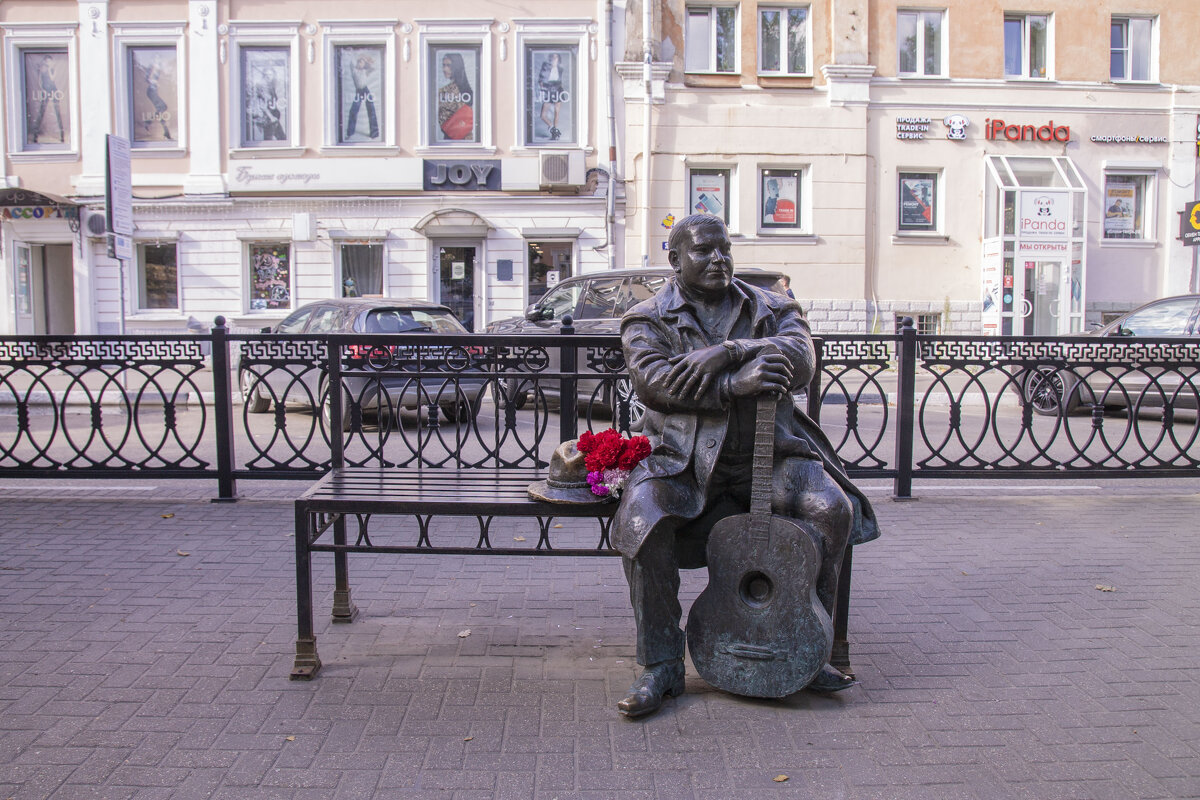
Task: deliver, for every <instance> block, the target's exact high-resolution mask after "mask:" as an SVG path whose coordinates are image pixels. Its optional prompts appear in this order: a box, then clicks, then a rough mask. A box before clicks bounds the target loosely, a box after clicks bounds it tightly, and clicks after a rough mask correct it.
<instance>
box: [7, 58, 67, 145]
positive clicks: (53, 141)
mask: <svg viewBox="0 0 1200 800" xmlns="http://www.w3.org/2000/svg"><path fill="white" fill-rule="evenodd" d="M70 64H71V62H70V56H69V53H68V50H67V48H65V47H54V48H49V47H47V48H41V47H29V48H21V49H20V50H19V51H18V57H17V65H18V68H19V70H20V81H21V83H20V87H19V90H18V96H19V97H20V98H21V100H22V110H23V112H24V113H23V125H22V129H21V140H20V143H21V149H22V150H32V151H39V150H70V149H71V111H72V99H71V79H70V75H71V67H70Z"/></svg>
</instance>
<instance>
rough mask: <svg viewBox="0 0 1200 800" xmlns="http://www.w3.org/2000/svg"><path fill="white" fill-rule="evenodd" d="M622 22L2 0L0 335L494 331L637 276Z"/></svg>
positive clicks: (578, 6) (416, 10) (367, 9)
mask: <svg viewBox="0 0 1200 800" xmlns="http://www.w3.org/2000/svg"><path fill="white" fill-rule="evenodd" d="M606 19H607V17H606V16H605V15H604V7H603V4H600V5H599V6H598V5H597V3H596V2H594V0H564V2H560V3H555V4H554V7H553V9H552V13H551V14H547V13H546V9H543V8H541V7H540V4H533V5H529V4H524V5H523V4H501V5H497V4H494V3H483V2H473V3H459V4H455V5H454V7H453V9H452V13H451V10H450V9H449V8H443V7H437V6H426V5H424V4H421V3H416V2H400V3H383V2H378V1H377V0H343V2H339V3H334V4H329V3H315V2H308V0H285V1H284V2H277V3H262V2H254V0H78V1H77V0H6V2H4V3H3V4H0V47H2V48H3V60H2V65H3V80H2V81H0V89H2V91H3V103H4V109H5V125H4V126H3V130H2V131H0V142H2V145H3V153H4V158H5V162H4V166H5V169H4V172H3V175H2V176H0V180H3V192H2V194H0V203H2V204H3V220H2V222H0V234H2V237H0V247H2V249H3V260H4V264H5V267H4V269H3V270H0V286H2V287H3V293H2V296H3V297H5V298H6V301H5V302H4V303H3V304H2V305H3V308H2V309H0V330H3V331H7V332H13V331H16V332H21V333H34V332H38V333H42V332H52V333H70V332H76V331H78V332H82V333H87V332H102V333H103V332H116V331H118V330H121V329H122V326H124V329H125V330H129V331H149V330H181V329H183V328H184V327H185V325H186V324H187V323H188V321H189V319H193V324H196V322H195V321H199V322H201V323H209V322H211V320H212V319H213V317H214V316H215V315H217V314H223V315H225V316H226V317H228V318H230V320H231V321H232V323H233V324H234V325H235V326H238V327H241V328H258V327H261V326H264V325H269V324H271V323H273V322H276V321H279V320H280V319H282V318H283V317H285V316H286V315H287V314H288V313H289V312H290V311H291V310H293V309H295V308H296V307H297V306H299V305H301V304H303V303H306V302H309V301H312V300H319V299H322V298H327V297H332V296H340V295H343V294H351V293H352V294H359V295H388V296H401V297H417V298H426V299H433V300H437V301H441V302H443V303H446V304H447V305H449V306H451V308H453V309H454V310H455V311H456V312H457V313H458V314H459V316H460V317H461V318H462V319H463V320H464V321H465V322H467V323H468V324H469V325H470V326H472V327H474V328H475V329H477V330H482V329H483V327H484V326H485V325H486V324H487V323H488V322H489V321H490V320H492V319H495V318H500V317H507V316H512V315H514V314H520V313H521V312H522V311H523V310H524V308H525V306H526V305H527V303H528V302H529V300H530V299H532V298H534V297H536V296H538V295H539V294H540V293H541V292H544V291H545V290H546V288H547V286H548V285H552V284H553V283H554V282H555V281H557V280H561V279H562V278H564V277H567V276H569V275H571V274H573V273H576V272H580V271H589V270H599V269H609V268H612V267H613V266H614V265H618V264H621V263H623V261H624V256H623V255H622V254H621V251H620V243H621V241H622V235H621V228H620V224H619V220H620V219H621V217H622V216H623V211H622V205H623V201H622V200H619V199H618V198H616V197H615V196H610V195H609V193H608V186H609V183H610V181H609V180H608V176H609V174H610V173H611V170H612V164H611V161H610V158H611V156H610V153H611V152H612V150H611V148H610V145H611V144H612V141H613V139H612V131H613V126H612V124H611V114H610V111H609V106H608V104H607V102H606V98H607V97H608V96H609V95H610V92H609V90H608V86H607V80H608V75H609V74H610V72H611V71H610V70H608V69H606V68H605V66H604V65H605V60H606V57H607V53H608V50H609V48H608V43H609V38H608V37H609V30H608V26H607V25H606V24H605V20H606ZM106 134H115V135H117V136H119V137H123V139H124V140H126V141H128V143H129V147H128V150H129V153H130V156H129V159H128V162H127V163H128V164H129V165H130V169H129V170H128V171H126V172H125V173H124V174H125V175H126V176H127V178H126V184H127V185H128V184H129V183H131V185H132V187H131V188H132V198H133V200H132V223H133V224H132V230H131V236H130V237H128V240H125V239H120V238H118V240H117V241H116V242H115V244H116V246H117V248H118V249H117V251H116V253H117V255H120V254H121V251H122V248H124V247H125V246H126V245H128V250H129V256H130V257H129V258H128V259H118V258H113V257H112V256H110V255H109V243H108V241H107V237H106V236H105V230H106V227H105V219H104V217H103V216H102V213H103V211H104V209H105V207H106V206H105V190H106V174H107V173H106V163H107V161H106V159H107V156H106V152H107V151H106ZM116 145H117V146H116V147H115V152H117V153H118V155H119V151H120V149H121V148H120V147H119V145H120V141H117V142H116ZM114 160H115V161H116V162H118V166H117V167H116V168H115V169H114V170H113V173H112V174H114V175H115V176H117V178H118V179H119V178H120V176H121V175H122V174H123V172H122V170H121V168H120V167H119V162H120V158H119V157H117V158H115V159H114ZM116 182H117V183H118V184H119V183H120V180H117V181H116ZM614 185H615V184H614ZM118 196H119V192H118ZM111 207H112V208H113V209H114V210H116V211H117V212H118V214H117V217H118V219H117V220H116V225H115V228H116V229H117V230H118V232H120V227H121V224H120V223H121V219H120V217H121V216H122V215H121V213H120V212H121V210H122V206H121V204H120V203H113V204H112V206H111ZM614 220H615V221H616V222H614ZM122 310H123V312H124V313H122Z"/></svg>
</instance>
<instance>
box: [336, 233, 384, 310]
mask: <svg viewBox="0 0 1200 800" xmlns="http://www.w3.org/2000/svg"><path fill="white" fill-rule="evenodd" d="M340 249H341V251H342V252H341V260H342V265H341V266H342V276H341V277H342V280H341V288H342V297H367V296H369V295H376V296H382V295H383V245H381V244H343V245H342V246H341V248H340Z"/></svg>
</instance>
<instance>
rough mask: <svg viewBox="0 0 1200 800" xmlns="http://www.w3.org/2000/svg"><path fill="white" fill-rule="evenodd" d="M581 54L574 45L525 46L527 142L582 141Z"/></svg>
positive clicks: (556, 143)
mask: <svg viewBox="0 0 1200 800" xmlns="http://www.w3.org/2000/svg"><path fill="white" fill-rule="evenodd" d="M578 54H579V48H578V46H577V45H573V44H529V45H526V47H525V62H524V70H525V81H524V83H525V131H524V136H525V144H527V145H530V146H538V145H567V144H578V143H579V130H578V123H577V120H578V117H579V114H578V105H577V104H576V98H577V97H578V95H579V92H578V86H579V83H578V77H579V76H578Z"/></svg>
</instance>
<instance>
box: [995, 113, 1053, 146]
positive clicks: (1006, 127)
mask: <svg viewBox="0 0 1200 800" xmlns="http://www.w3.org/2000/svg"><path fill="white" fill-rule="evenodd" d="M983 134H984V137H985V138H987V139H1004V140H1007V141H1010V142H1059V143H1060V144H1061V143H1066V142H1069V141H1071V128H1070V126H1069V125H1055V124H1054V120H1050V121H1049V122H1047V123H1046V124H1045V125H1025V124H1020V125H1018V124H1016V123H1009V122H1005V121H1004V120H1002V119H989V120H985V121H984V127H983Z"/></svg>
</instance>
